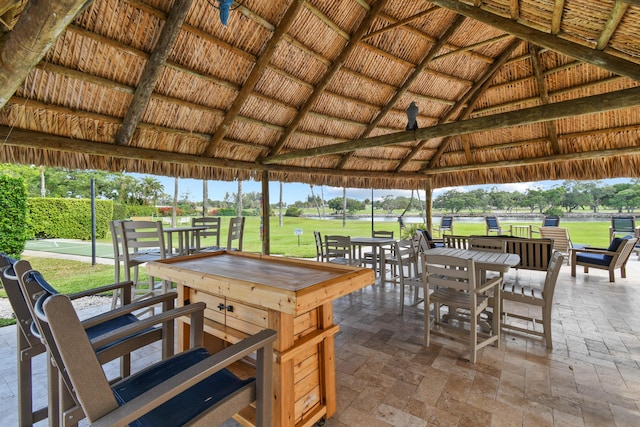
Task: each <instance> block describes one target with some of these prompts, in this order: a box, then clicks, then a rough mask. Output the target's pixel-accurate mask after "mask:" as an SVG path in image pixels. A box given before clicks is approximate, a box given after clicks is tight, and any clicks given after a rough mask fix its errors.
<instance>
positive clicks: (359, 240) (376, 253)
mask: <svg viewBox="0 0 640 427" xmlns="http://www.w3.org/2000/svg"><path fill="white" fill-rule="evenodd" d="M395 242H396V240H395V239H394V238H391V237H351V246H352V247H353V249H354V252H355V250H356V248H357V251H358V254H357V255H358V256H357V258H358V259H360V260H362V248H363V247H364V248H369V247H370V248H371V256H372V258H371V263H372V268H373V270H374V271H375V272H376V275H377V276H379V277H381V276H382V274H383V272H382V269H383V268H384V259H385V250H384V249H385V248H389V249H390V248H391V247H392V246H393V244H394V243H395Z"/></svg>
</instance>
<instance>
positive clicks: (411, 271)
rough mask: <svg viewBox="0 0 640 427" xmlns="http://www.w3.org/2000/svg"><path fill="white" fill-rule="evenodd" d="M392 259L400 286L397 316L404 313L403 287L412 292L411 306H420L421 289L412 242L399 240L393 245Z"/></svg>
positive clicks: (416, 258) (420, 278) (418, 269)
mask: <svg viewBox="0 0 640 427" xmlns="http://www.w3.org/2000/svg"><path fill="white" fill-rule="evenodd" d="M393 252H394V258H395V260H396V265H395V267H396V270H397V272H398V273H397V274H398V282H399V284H400V308H399V310H398V314H402V313H403V312H404V305H405V304H404V291H405V286H409V287H411V288H412V290H413V303H412V304H411V305H412V306H415V305H418V304H420V303H421V302H422V301H423V300H422V299H420V295H419V293H420V289H422V288H423V284H422V277H421V275H420V270H421V269H420V268H418V255H417V253H416V251H415V246H414V242H413V240H400V241H399V242H396V243H395V244H394V251H393Z"/></svg>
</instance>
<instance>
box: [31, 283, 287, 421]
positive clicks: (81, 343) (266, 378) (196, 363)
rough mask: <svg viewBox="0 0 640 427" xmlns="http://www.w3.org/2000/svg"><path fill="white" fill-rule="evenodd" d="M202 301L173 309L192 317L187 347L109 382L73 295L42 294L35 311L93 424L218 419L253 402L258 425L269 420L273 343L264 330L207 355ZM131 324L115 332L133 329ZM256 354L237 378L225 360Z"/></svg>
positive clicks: (271, 334)
mask: <svg viewBox="0 0 640 427" xmlns="http://www.w3.org/2000/svg"><path fill="white" fill-rule="evenodd" d="M204 308H205V304H204V303H193V304H190V305H187V306H185V307H181V308H180V309H178V310H182V311H183V312H184V313H183V315H190V316H191V319H190V324H191V334H190V345H191V347H192V348H191V349H190V350H187V351H185V352H182V353H180V354H177V355H175V356H174V357H171V358H169V359H167V360H163V361H160V362H158V363H156V364H154V365H151V366H149V367H147V368H146V369H144V370H143V371H141V372H139V373H137V374H135V375H132V376H131V377H128V378H126V379H124V380H122V381H121V382H119V383H116V384H114V385H110V384H109V382H108V381H107V378H106V377H105V375H104V372H103V371H102V368H101V366H100V362H99V361H98V359H97V358H96V356H95V353H94V352H93V346H92V344H91V342H90V341H89V339H88V337H87V335H86V334H85V332H84V329H83V327H82V324H81V323H80V320H79V319H78V316H77V314H76V313H75V311H74V309H73V306H72V305H71V300H70V299H69V298H68V297H67V296H65V295H51V296H50V295H46V294H45V295H43V296H41V297H40V298H39V299H38V301H37V303H36V310H37V312H36V314H37V316H38V318H39V319H40V321H41V323H42V324H46V325H47V327H48V328H49V330H50V331H51V337H50V338H48V339H47V340H46V346H47V348H48V351H49V352H50V354H51V356H52V358H53V359H54V360H55V363H56V365H57V366H59V367H60V370H61V371H64V372H65V373H66V374H67V375H65V376H64V380H65V384H66V386H67V387H68V388H69V389H70V390H73V391H74V398H75V399H76V400H77V402H78V403H79V405H80V406H81V407H82V410H83V411H84V413H85V415H86V417H87V418H88V420H89V422H90V423H91V425H92V426H124V425H135V426H161V425H164V426H181V425H185V424H189V425H202V426H212V425H220V424H221V423H223V422H224V421H225V420H227V419H229V418H230V417H232V416H233V415H234V414H236V413H237V412H239V411H241V410H242V409H244V408H245V407H248V406H249V405H250V404H251V403H252V402H254V401H255V402H256V426H260V427H267V426H271V423H272V420H271V415H272V392H271V381H272V370H273V342H274V341H275V339H276V332H275V331H273V330H270V329H265V330H263V331H261V332H259V333H257V334H255V335H253V336H250V337H249V338H247V339H245V340H242V341H241V342H239V343H237V344H234V345H232V346H230V347H227V348H225V349H223V350H221V351H220V352H218V353H216V354H214V355H210V354H209V353H208V352H207V350H205V349H204V348H203V347H202V343H203V333H202V332H203V321H204ZM132 329H133V328H131V327H124V328H122V329H120V330H119V331H118V332H119V333H120V334H130V333H131V331H132ZM254 352H256V354H257V356H256V378H249V379H240V378H238V377H237V376H236V375H234V374H233V373H232V372H231V371H229V370H228V369H227V367H228V366H229V365H231V364H232V363H234V362H237V361H239V360H240V359H242V358H243V357H245V356H248V355H250V354H252V353H254Z"/></svg>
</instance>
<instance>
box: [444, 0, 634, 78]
mask: <svg viewBox="0 0 640 427" xmlns="http://www.w3.org/2000/svg"><path fill="white" fill-rule="evenodd" d="M432 3H433V4H437V5H438V6H441V7H444V8H447V9H450V10H452V11H454V12H456V13H459V14H461V15H464V16H466V17H468V18H472V19H475V20H477V21H480V22H482V23H484V24H487V25H490V26H492V27H495V28H497V29H499V30H501V31H505V32H507V33H510V34H513V35H514V36H516V37H518V38H521V39H523V40H527V41H530V42H532V43H535V44H537V45H539V46H544V47H546V48H548V49H552V50H555V51H557V52H560V53H562V54H564V55H567V56H570V57H573V58H576V59H580V60H582V61H584V62H588V63H590V64H593V65H594V66H596V67H600V68H603V69H605V70H608V71H611V72H612V73H615V74H619V75H621V76H626V77H629V78H631V79H633V80H640V67H639V66H638V64H636V63H634V62H630V61H627V60H625V59H622V58H619V57H617V56H613V55H609V54H607V53H605V52H602V51H599V50H596V49H591V48H589V47H587V46H583V45H580V44H577V43H573V42H570V41H568V40H565V39H562V38H560V37H557V36H554V35H551V34H547V33H545V32H543V31H539V30H536V29H533V28H530V27H527V26H525V25H522V24H520V23H518V22H515V21H512V20H511V19H507V18H503V17H501V16H498V15H495V14H493V13H490V12H487V11H484V10H482V9H480V8H477V7H473V6H469V5H467V4H464V3H462V2H459V1H456V0H432Z"/></svg>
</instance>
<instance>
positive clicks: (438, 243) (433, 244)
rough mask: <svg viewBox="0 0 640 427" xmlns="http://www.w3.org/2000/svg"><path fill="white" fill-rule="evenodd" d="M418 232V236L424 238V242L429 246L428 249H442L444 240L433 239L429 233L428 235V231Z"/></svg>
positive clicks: (420, 230)
mask: <svg viewBox="0 0 640 427" xmlns="http://www.w3.org/2000/svg"><path fill="white" fill-rule="evenodd" d="M418 231H419V232H420V234H421V235H422V237H423V238H424V240H425V242H426V243H427V245H428V246H429V248H442V247H444V246H445V244H444V238H442V239H434V238H433V236H432V235H431V233H429V230H422V229H419V230H418Z"/></svg>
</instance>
